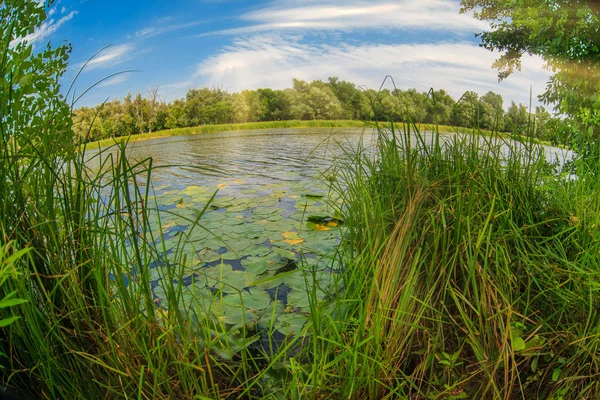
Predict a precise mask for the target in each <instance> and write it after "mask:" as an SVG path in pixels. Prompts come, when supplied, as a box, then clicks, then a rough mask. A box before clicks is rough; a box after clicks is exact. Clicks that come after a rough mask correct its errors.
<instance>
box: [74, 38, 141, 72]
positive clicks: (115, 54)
mask: <svg viewBox="0 0 600 400" xmlns="http://www.w3.org/2000/svg"><path fill="white" fill-rule="evenodd" d="M133 49H134V48H133V46H132V45H131V44H121V45H118V46H113V47H108V48H107V49H105V50H103V51H102V52H100V53H99V54H97V55H96V56H95V57H94V58H93V59H92V60H90V62H88V64H87V65H86V66H85V70H92V69H96V68H105V67H111V66H113V65H116V64H119V63H122V62H124V61H127V60H130V59H131V58H132V54H133ZM83 64H84V63H81V64H79V65H78V67H82V66H83Z"/></svg>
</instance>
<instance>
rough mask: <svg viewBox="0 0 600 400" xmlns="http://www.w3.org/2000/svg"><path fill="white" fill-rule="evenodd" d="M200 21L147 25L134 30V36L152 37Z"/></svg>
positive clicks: (197, 23) (184, 27)
mask: <svg viewBox="0 0 600 400" xmlns="http://www.w3.org/2000/svg"><path fill="white" fill-rule="evenodd" d="M161 23H162V22H158V25H160V24H161ZM201 23H202V21H194V22H189V23H186V24H174V25H168V26H149V27H146V28H143V29H140V30H138V31H136V32H135V37H136V38H148V37H152V36H157V35H162V34H163V33H167V32H173V31H178V30H181V29H186V28H190V27H192V26H196V25H199V24H201Z"/></svg>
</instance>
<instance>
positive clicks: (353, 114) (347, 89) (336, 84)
mask: <svg viewBox="0 0 600 400" xmlns="http://www.w3.org/2000/svg"><path fill="white" fill-rule="evenodd" d="M327 82H328V85H329V87H330V88H331V90H332V91H333V93H334V94H335V96H336V97H337V99H338V100H339V101H340V104H341V105H342V114H341V117H342V118H344V119H359V118H360V115H361V97H362V92H361V90H359V89H357V88H356V86H355V85H354V84H353V83H352V82H348V81H340V80H339V79H338V78H337V77H335V76H334V77H331V78H329V79H328V81H327Z"/></svg>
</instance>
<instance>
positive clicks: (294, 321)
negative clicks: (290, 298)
mask: <svg viewBox="0 0 600 400" xmlns="http://www.w3.org/2000/svg"><path fill="white" fill-rule="evenodd" d="M307 321H308V317H307V316H304V315H300V314H292V313H290V314H282V315H280V316H279V317H277V324H275V329H277V330H278V331H279V332H281V333H283V334H284V335H286V336H287V335H292V334H296V335H297V334H299V333H300V331H301V330H302V328H303V327H304V324H306V322H307Z"/></svg>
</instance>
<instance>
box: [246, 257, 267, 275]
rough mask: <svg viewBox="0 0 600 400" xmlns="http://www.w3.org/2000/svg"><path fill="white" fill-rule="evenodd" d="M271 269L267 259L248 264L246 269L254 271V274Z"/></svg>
mask: <svg viewBox="0 0 600 400" xmlns="http://www.w3.org/2000/svg"><path fill="white" fill-rule="evenodd" d="M267 269H269V263H268V262H267V261H266V260H260V261H256V262H254V263H252V264H248V265H247V266H246V271H248V272H252V273H253V274H256V275H260V274H262V273H263V272H265V271H266V270H267Z"/></svg>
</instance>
